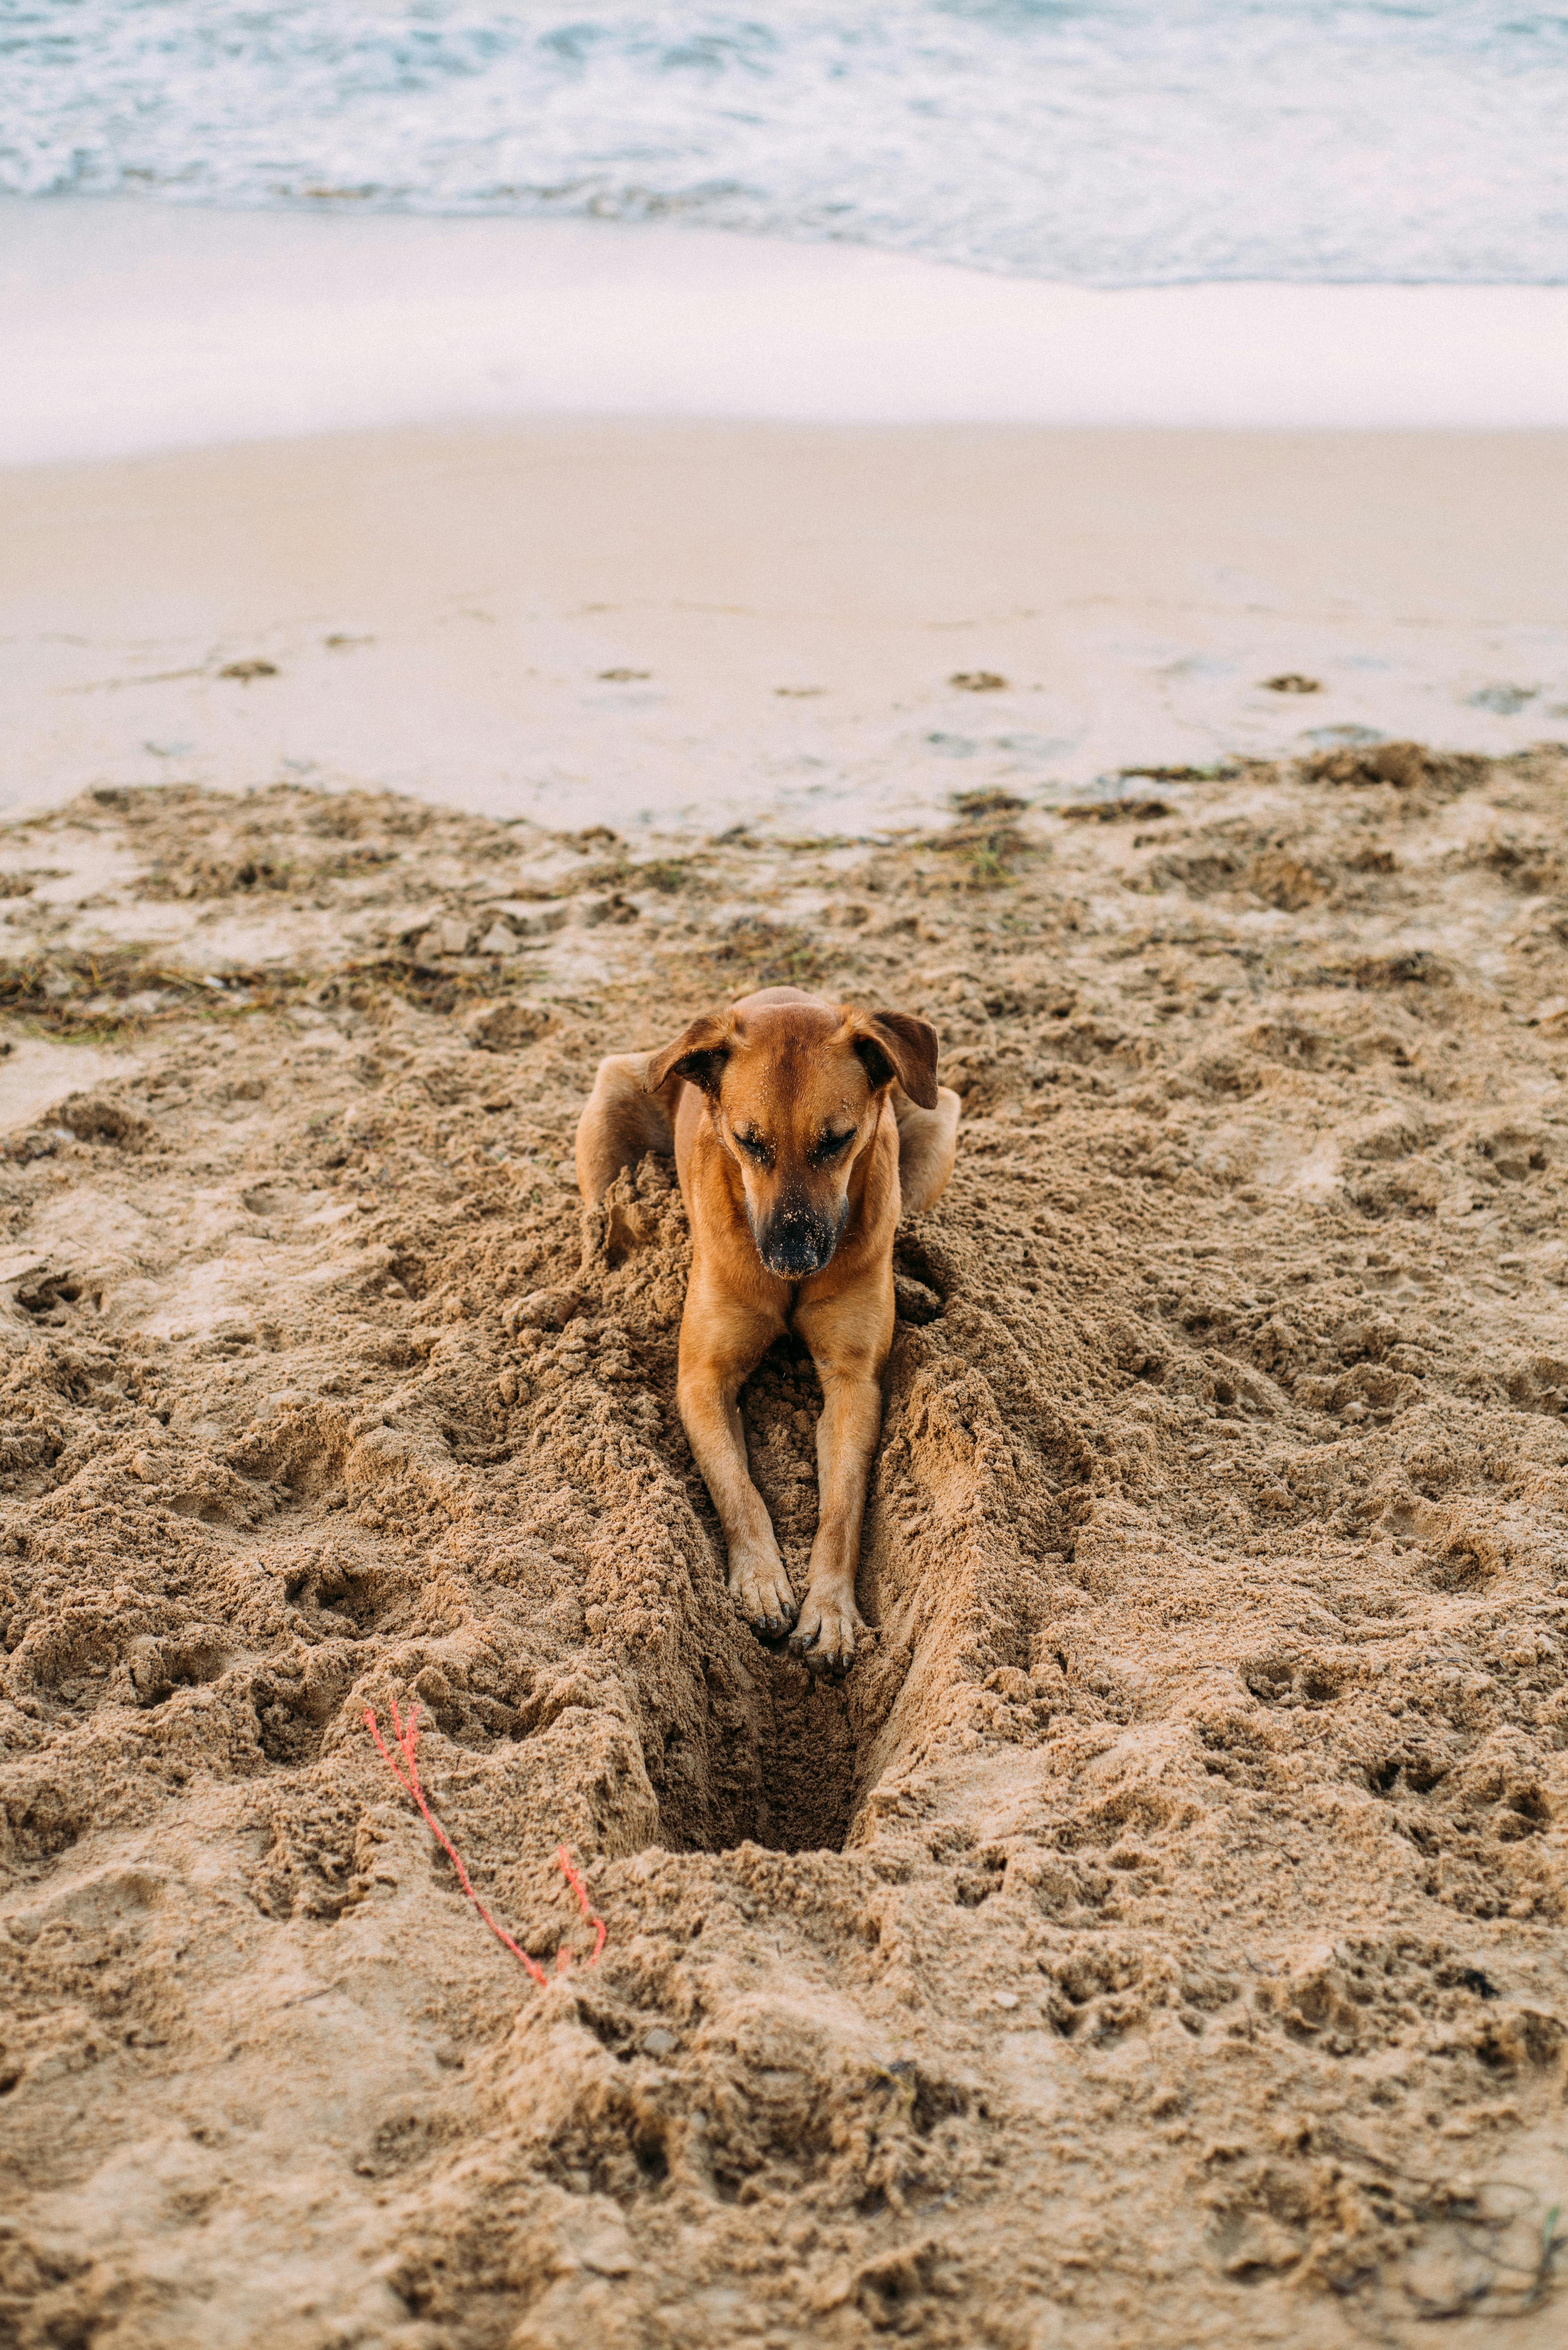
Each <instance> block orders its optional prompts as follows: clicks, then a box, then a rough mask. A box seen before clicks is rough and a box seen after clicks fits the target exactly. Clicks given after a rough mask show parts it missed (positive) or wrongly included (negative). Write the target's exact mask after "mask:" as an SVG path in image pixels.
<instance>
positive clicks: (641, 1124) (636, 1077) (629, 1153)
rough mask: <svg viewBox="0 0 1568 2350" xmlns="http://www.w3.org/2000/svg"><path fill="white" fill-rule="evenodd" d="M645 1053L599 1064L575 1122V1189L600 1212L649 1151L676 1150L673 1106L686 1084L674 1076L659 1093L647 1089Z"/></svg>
mask: <svg viewBox="0 0 1568 2350" xmlns="http://www.w3.org/2000/svg"><path fill="white" fill-rule="evenodd" d="M650 1058H651V1055H649V1054H647V1053H612V1054H611V1055H609V1058H608V1059H607V1060H604V1061H601V1062H600V1063H599V1073H598V1076H597V1077H596V1078H595V1079H594V1089H593V1092H592V1093H591V1094H590V1095H589V1096H588V1098H587V1102H586V1103H585V1104H584V1107H583V1114H582V1116H581V1118H578V1120H577V1143H576V1161H577V1189H578V1191H581V1193H582V1195H583V1197H584V1199H585V1200H586V1201H587V1203H588V1205H589V1207H590V1208H593V1207H597V1204H598V1202H599V1201H601V1200H602V1199H603V1198H604V1195H605V1193H606V1192H607V1191H608V1190H609V1187H610V1185H611V1184H612V1183H613V1182H614V1181H615V1179H616V1177H617V1176H618V1174H619V1173H620V1170H621V1169H622V1168H623V1167H631V1166H634V1165H635V1164H636V1162H637V1161H638V1159H640V1158H641V1157H642V1154H643V1152H644V1151H645V1150H662V1151H664V1152H666V1153H667V1154H672V1153H673V1152H674V1149H675V1102H676V1097H677V1096H678V1095H679V1093H680V1087H681V1085H682V1083H683V1080H682V1079H681V1078H680V1077H670V1078H669V1079H667V1081H666V1082H665V1083H664V1084H663V1085H662V1086H660V1087H659V1090H658V1092H657V1093H651V1094H650V1093H649V1090H648V1086H647V1078H648V1064H649V1059H650Z"/></svg>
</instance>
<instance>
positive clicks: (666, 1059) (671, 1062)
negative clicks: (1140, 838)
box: [643, 1012, 735, 1094]
mask: <svg viewBox="0 0 1568 2350" xmlns="http://www.w3.org/2000/svg"><path fill="white" fill-rule="evenodd" d="M734 1041H735V1024H734V1021H733V1019H732V1016H731V1015H730V1014H729V1013H727V1012H722V1013H719V1012H705V1013H704V1014H702V1017H701V1020H693V1022H692V1023H691V1027H690V1028H688V1029H687V1030H686V1031H685V1033H684V1034H683V1035H680V1036H677V1038H676V1039H675V1042H674V1044H673V1045H665V1047H664V1049H663V1051H662V1052H659V1053H652V1054H650V1055H649V1062H648V1076H646V1078H645V1079H644V1080H643V1082H644V1084H645V1085H646V1086H647V1087H648V1090H649V1093H650V1094H656V1093H657V1092H658V1091H659V1087H660V1086H661V1085H663V1084H664V1083H665V1082H666V1080H667V1079H668V1078H670V1077H685V1078H686V1079H687V1080H688V1082H689V1083H690V1084H691V1085H694V1086H698V1087H701V1090H702V1092H703V1093H705V1094H716V1093H717V1092H718V1090H719V1080H720V1078H721V1077H722V1076H723V1074H724V1064H725V1062H726V1061H727V1060H728V1059H729V1057H730V1048H731V1046H732V1045H733V1043H734Z"/></svg>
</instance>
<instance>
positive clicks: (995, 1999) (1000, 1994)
mask: <svg viewBox="0 0 1568 2350" xmlns="http://www.w3.org/2000/svg"><path fill="white" fill-rule="evenodd" d="M991 1997H992V2006H993V2007H1005V2008H1009V2009H1012V2008H1014V2007H1016V2006H1017V2005H1018V1993H1017V1992H1016V1991H992V1995H991Z"/></svg>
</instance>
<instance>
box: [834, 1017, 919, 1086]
mask: <svg viewBox="0 0 1568 2350" xmlns="http://www.w3.org/2000/svg"><path fill="white" fill-rule="evenodd" d="M848 1018H849V1031H850V1034H849V1042H850V1045H851V1047H852V1049H853V1050H854V1051H855V1052H856V1053H857V1054H858V1055H859V1057H860V1061H861V1064H862V1066H863V1067H864V1068H865V1071H866V1075H867V1077H868V1078H869V1079H870V1081H871V1083H872V1085H873V1086H886V1085H890V1084H891V1083H892V1081H893V1079H894V1078H895V1077H897V1078H898V1083H899V1084H900V1085H901V1086H902V1087H903V1088H904V1091H905V1092H906V1093H907V1094H908V1095H909V1099H910V1100H911V1101H912V1102H916V1103H918V1104H919V1107H920V1108H921V1109H935V1107H936V1106H937V1032H936V1030H935V1029H934V1028H933V1027H932V1026H931V1024H930V1022H929V1020H917V1019H916V1017H915V1015H914V1014H913V1013H912V1012H851V1013H850V1014H849V1015H848Z"/></svg>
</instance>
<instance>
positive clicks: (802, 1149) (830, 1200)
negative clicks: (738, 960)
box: [648, 988, 937, 1281]
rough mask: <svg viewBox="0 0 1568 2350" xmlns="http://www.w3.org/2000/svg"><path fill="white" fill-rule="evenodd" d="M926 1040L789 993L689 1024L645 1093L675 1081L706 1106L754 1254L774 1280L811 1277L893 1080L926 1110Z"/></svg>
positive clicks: (912, 1024)
mask: <svg viewBox="0 0 1568 2350" xmlns="http://www.w3.org/2000/svg"><path fill="white" fill-rule="evenodd" d="M936 1070H937V1032H936V1030H935V1029H934V1028H932V1027H931V1026H929V1024H928V1023H927V1022H926V1021H924V1020H917V1019H915V1018H914V1017H913V1016H912V1014H909V1013H907V1012H858V1011H857V1010H855V1009H854V1007H853V1006H852V1005H849V1004H832V1003H822V1002H820V1001H819V1000H818V999H816V998H815V997H812V996H806V995H802V994H801V993H798V992H797V991H796V990H795V989H794V988H774V989H769V990H767V991H765V992H764V993H763V994H760V995H752V996H747V997H746V998H745V999H744V1000H743V1001H742V1003H736V1004H733V1005H732V1007H731V1008H730V1010H729V1011H727V1012H720V1013H713V1014H706V1015H705V1016H704V1017H703V1018H702V1019H701V1020H694V1021H693V1022H692V1024H691V1027H690V1028H688V1029H687V1031H686V1033H685V1035H682V1036H678V1037H677V1038H676V1039H675V1041H674V1043H673V1044H672V1045H666V1046H665V1048H664V1050H663V1051H662V1052H661V1053H655V1054H654V1055H652V1057H651V1059H650V1060H649V1065H648V1085H649V1091H650V1092H652V1091H654V1090H655V1089H656V1088H657V1087H659V1086H662V1085H663V1084H665V1083H666V1082H667V1080H668V1079H669V1078H670V1077H671V1076H681V1077H685V1078H686V1079H687V1080H688V1081H689V1083H691V1085H694V1086H697V1087H700V1088H701V1091H702V1092H703V1093H704V1094H706V1096H707V1097H708V1113H709V1117H710V1119H711V1124H712V1128H713V1132H714V1133H715V1135H716V1136H717V1137H718V1139H719V1143H720V1146H721V1148H722V1149H724V1150H725V1151H727V1152H728V1154H729V1156H730V1157H731V1159H733V1161H734V1162H735V1165H736V1166H737V1167H738V1168H739V1169H740V1171H741V1181H742V1185H743V1186H744V1190H745V1199H746V1216H747V1220H748V1221H749V1222H750V1224H751V1228H752V1237H753V1240H754V1241H755V1242H756V1244H757V1253H758V1255H759V1256H760V1257H761V1258H762V1261H763V1263H764V1264H765V1265H766V1267H767V1269H768V1271H769V1272H770V1273H773V1274H778V1275H779V1277H780V1278H781V1279H782V1280H785V1281H800V1280H803V1279H805V1277H806V1275H808V1274H814V1273H820V1272H821V1271H822V1269H823V1267H824V1266H825V1265H826V1263H828V1262H829V1260H830V1259H831V1257H832V1255H833V1252H834V1250H835V1249H836V1247H837V1246H838V1243H839V1241H840V1239H841V1238H842V1236H843V1232H844V1227H845V1224H846V1222H847V1220H848V1216H849V1183H850V1177H851V1174H852V1172H853V1170H854V1168H855V1163H856V1161H857V1159H858V1158H859V1157H860V1154H861V1152H862V1151H863V1150H864V1149H865V1148H866V1145H867V1143H868V1142H869V1141H870V1139H871V1138H872V1136H873V1135H874V1134H875V1132H876V1130H877V1119H878V1118H880V1116H881V1114H882V1105H883V1103H884V1101H885V1100H886V1098H887V1095H888V1087H889V1086H891V1085H892V1084H893V1082H894V1080H895V1079H897V1081H898V1084H899V1085H901V1086H902V1087H903V1088H904V1091H905V1092H906V1093H907V1094H908V1095H909V1098H910V1100H911V1101H914V1102H918V1103H919V1105H920V1107H922V1108H924V1109H934V1108H935V1107H936V1099H937V1077H936Z"/></svg>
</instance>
